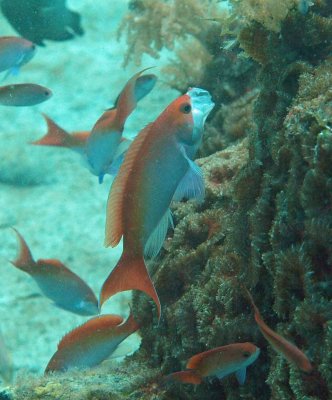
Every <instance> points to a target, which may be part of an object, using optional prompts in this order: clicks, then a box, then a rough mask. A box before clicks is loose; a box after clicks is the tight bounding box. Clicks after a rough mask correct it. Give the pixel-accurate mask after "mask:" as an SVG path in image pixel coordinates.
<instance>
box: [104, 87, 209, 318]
mask: <svg viewBox="0 0 332 400" xmlns="http://www.w3.org/2000/svg"><path fill="white" fill-rule="evenodd" d="M213 106H214V103H213V102H212V101H211V96H210V94H209V93H208V92H207V91H205V90H202V89H198V88H193V89H191V90H189V91H188V93H187V94H185V95H183V96H180V97H179V98H178V99H176V100H175V101H173V102H172V103H171V104H170V105H169V106H168V107H167V108H166V110H165V111H164V112H163V113H162V114H161V115H160V116H159V117H158V118H157V119H156V120H155V121H154V122H153V123H151V124H150V125H148V126H147V127H146V128H145V129H143V130H142V131H141V132H140V133H139V134H138V136H137V137H136V138H135V139H134V141H133V143H132V145H131V147H130V148H129V150H128V152H127V154H126V156H125V159H124V162H123V164H122V165H121V168H120V171H119V174H118V175H117V177H116V178H115V181H114V182H113V185H112V187H111V191H110V195H109V199H108V205H107V218H106V238H105V245H106V246H112V247H115V246H116V245H117V244H118V243H119V242H120V240H121V238H122V237H123V252H122V256H121V258H120V260H119V262H118V264H117V265H116V267H115V268H114V270H113V271H112V272H111V274H110V275H109V276H108V278H107V279H106V281H105V282H104V284H103V287H102V290H101V294H100V306H101V305H102V304H103V303H104V302H105V301H106V300H107V299H108V298H109V297H111V296H113V295H114V294H116V293H118V292H121V291H125V290H133V289H136V290H141V291H143V292H145V293H146V294H147V295H148V296H150V297H151V298H152V299H153V300H154V302H155V303H156V305H157V308H158V314H159V316H160V302H159V298H158V295H157V293H156V291H155V288H154V285H153V283H152V282H151V279H150V276H149V273H148V271H147V269H146V266H145V262H144V253H146V254H148V255H152V256H153V255H156V254H158V252H159V250H160V248H161V246H162V244H163V242H164V239H165V236H166V233H167V229H168V227H169V226H170V225H172V217H171V213H170V209H169V206H170V203H171V201H172V199H173V198H174V196H175V195H176V198H177V199H179V198H181V197H183V196H184V195H185V196H186V197H193V196H195V195H196V196H198V197H201V196H202V193H204V181H203V177H202V174H201V171H200V169H199V167H198V166H197V165H196V164H195V163H194V162H193V161H192V160H191V159H190V158H189V157H188V155H187V151H191V149H192V148H195V146H197V143H199V142H200V140H201V137H202V134H203V126H204V122H205V119H206V117H207V115H208V114H209V112H210V111H211V109H212V108H213ZM190 156H192V154H191V153H190Z"/></svg>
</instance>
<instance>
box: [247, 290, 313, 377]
mask: <svg viewBox="0 0 332 400" xmlns="http://www.w3.org/2000/svg"><path fill="white" fill-rule="evenodd" d="M245 290H246V292H247V295H248V297H249V300H250V302H251V306H252V308H253V310H254V312H255V321H256V323H257V325H258V327H259V330H260V331H261V332H262V334H263V336H264V337H265V339H266V340H267V341H268V342H269V343H270V345H271V346H272V347H273V348H274V350H276V351H277V352H278V353H279V354H282V355H283V356H284V357H285V358H286V359H287V360H288V361H289V362H290V363H292V364H294V365H296V366H297V367H298V368H300V369H301V370H302V371H305V372H311V371H312V369H313V367H312V365H311V363H310V361H309V360H308V358H307V356H306V355H305V354H304V353H303V352H302V351H301V350H300V349H299V348H298V347H297V346H295V345H294V344H292V343H290V342H289V341H288V340H286V339H285V338H283V337H282V336H280V335H278V334H277V333H276V332H274V331H273V330H272V329H271V328H269V327H268V326H267V325H266V323H265V322H264V321H263V319H262V317H261V314H260V312H259V310H258V308H257V306H256V304H255V303H254V299H253V298H252V296H251V294H250V293H249V291H248V290H247V289H246V288H245Z"/></svg>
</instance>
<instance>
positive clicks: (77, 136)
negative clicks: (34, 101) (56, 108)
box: [31, 114, 90, 155]
mask: <svg viewBox="0 0 332 400" xmlns="http://www.w3.org/2000/svg"><path fill="white" fill-rule="evenodd" d="M43 117H44V119H45V121H46V124H47V133H46V135H44V136H43V137H42V138H40V139H38V140H35V141H34V142H31V144H33V145H37V146H56V147H66V148H68V149H70V150H73V151H75V152H77V153H80V154H81V155H84V154H85V145H86V141H87V139H88V137H89V135H90V132H89V131H82V132H74V133H72V134H69V133H68V132H67V131H65V130H64V129H63V128H61V126H59V125H58V124H56V123H55V122H54V121H53V120H52V119H51V118H50V117H48V116H47V115H46V114H43Z"/></svg>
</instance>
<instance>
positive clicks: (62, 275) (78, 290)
mask: <svg viewBox="0 0 332 400" xmlns="http://www.w3.org/2000/svg"><path fill="white" fill-rule="evenodd" d="M15 232H16V235H17V239H18V241H19V245H20V253H19V256H18V257H17V259H16V260H14V261H12V264H13V265H14V266H15V267H17V268H18V269H21V270H22V271H24V272H26V273H28V274H29V275H30V276H31V277H32V278H33V279H34V280H35V281H36V283H37V285H38V286H39V288H40V289H41V291H42V292H43V294H44V295H45V296H46V297H48V298H49V299H51V300H52V301H53V302H54V303H55V305H57V306H58V307H60V308H63V309H65V310H67V311H71V312H73V313H76V314H80V315H95V314H98V304H97V303H98V302H97V298H96V296H95V294H94V293H93V291H92V290H91V288H90V287H89V286H88V285H87V284H86V283H85V282H84V281H83V280H82V279H81V278H80V277H79V276H78V275H76V274H74V273H73V272H72V271H71V270H70V269H68V268H67V267H66V266H65V265H63V264H62V263H61V262H60V261H59V260H55V259H50V260H42V259H41V260H38V261H34V259H33V257H32V255H31V252H30V249H29V247H28V245H27V243H26V242H25V240H24V239H23V237H22V236H21V235H20V234H19V232H18V231H16V230H15Z"/></svg>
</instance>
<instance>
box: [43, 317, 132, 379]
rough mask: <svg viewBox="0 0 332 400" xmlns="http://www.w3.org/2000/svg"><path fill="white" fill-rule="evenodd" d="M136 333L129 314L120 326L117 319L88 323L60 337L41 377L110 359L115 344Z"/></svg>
mask: <svg viewBox="0 0 332 400" xmlns="http://www.w3.org/2000/svg"><path fill="white" fill-rule="evenodd" d="M137 329H139V326H138V324H137V322H136V321H135V319H134V317H133V315H132V313H131V314H130V315H129V317H128V319H127V320H126V321H125V322H123V318H122V317H120V316H118V315H101V316H99V317H96V318H93V319H90V320H89V321H88V322H86V323H85V324H83V325H81V326H79V327H78V328H75V329H74V330H72V331H71V332H69V333H68V334H67V335H66V336H64V337H63V339H62V340H61V342H60V343H59V344H58V350H57V351H56V353H55V354H54V355H53V357H52V358H51V360H50V362H49V363H48V365H47V367H46V370H45V373H47V372H51V371H66V370H68V369H70V368H80V369H85V368H90V367H94V366H96V365H98V364H100V363H101V362H102V361H104V360H106V359H107V358H108V357H110V356H111V355H112V354H113V353H114V351H115V350H116V349H117V347H118V346H119V344H120V343H121V342H122V341H123V340H125V339H126V338H127V337H128V336H129V335H131V334H132V333H134V332H136V331H137Z"/></svg>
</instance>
